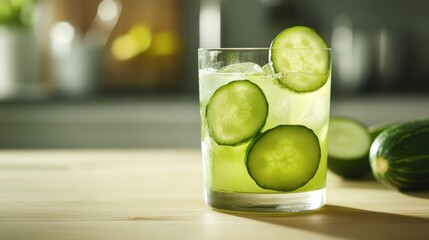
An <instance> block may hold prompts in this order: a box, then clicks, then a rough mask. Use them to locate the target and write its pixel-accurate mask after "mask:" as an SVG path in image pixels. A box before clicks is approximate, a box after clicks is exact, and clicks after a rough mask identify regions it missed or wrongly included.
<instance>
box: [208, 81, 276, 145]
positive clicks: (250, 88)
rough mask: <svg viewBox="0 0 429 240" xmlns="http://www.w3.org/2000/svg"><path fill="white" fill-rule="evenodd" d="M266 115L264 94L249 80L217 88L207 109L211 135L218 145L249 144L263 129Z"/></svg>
mask: <svg viewBox="0 0 429 240" xmlns="http://www.w3.org/2000/svg"><path fill="white" fill-rule="evenodd" d="M267 115H268V102H267V99H266V98H265V95H264V93H263V92H262V90H261V89H260V88H259V87H258V86H257V85H256V84H254V83H252V82H250V81H249V80H237V81H233V82H230V83H228V84H226V85H223V86H221V87H220V88H218V89H217V90H216V91H215V92H214V94H213V96H212V97H211V99H210V101H209V103H208V104H207V109H206V117H207V126H208V129H209V134H210V136H211V137H212V138H213V139H214V140H215V142H216V143H217V144H219V145H237V144H240V143H244V142H247V141H248V140H250V139H251V138H252V137H253V136H255V135H256V134H257V133H258V132H259V130H260V129H261V128H262V127H263V126H264V124H265V120H266V118H267Z"/></svg>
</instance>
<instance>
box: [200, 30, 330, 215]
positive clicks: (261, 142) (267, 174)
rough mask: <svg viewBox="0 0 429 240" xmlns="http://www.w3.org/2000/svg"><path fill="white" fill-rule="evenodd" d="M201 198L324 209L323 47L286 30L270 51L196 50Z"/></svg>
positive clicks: (273, 208)
mask: <svg viewBox="0 0 429 240" xmlns="http://www.w3.org/2000/svg"><path fill="white" fill-rule="evenodd" d="M198 55H199V56H198V59H199V89H200V114H201V139H202V140H201V147H202V155H203V170H204V181H205V200H206V202H207V204H208V205H210V206H212V207H213V208H216V209H223V210H234V211H254V212H296V211H304V210H311V209H316V208H319V207H321V206H323V205H324V204H325V185H326V172H327V163H326V159H327V132H328V122H329V106H330V85H331V80H330V72H331V62H330V49H329V48H327V46H326V44H325V42H324V41H323V39H322V38H321V37H320V36H319V35H318V34H317V33H316V32H314V30H312V29H310V28H307V27H301V26H300V27H292V28H289V29H286V30H284V31H283V32H282V33H280V34H279V35H278V36H277V37H276V38H275V39H274V41H273V42H272V44H271V47H270V48H243V49H199V51H198Z"/></svg>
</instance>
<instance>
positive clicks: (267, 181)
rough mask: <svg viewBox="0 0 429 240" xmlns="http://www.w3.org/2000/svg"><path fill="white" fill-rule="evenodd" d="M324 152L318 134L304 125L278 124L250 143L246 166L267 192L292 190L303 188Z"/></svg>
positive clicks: (314, 172) (315, 169)
mask: <svg viewBox="0 0 429 240" xmlns="http://www.w3.org/2000/svg"><path fill="white" fill-rule="evenodd" d="M320 157H321V150H320V145H319V139H318V138H317V136H316V135H315V133H314V132H313V131H312V130H311V129H309V128H307V127H305V126H302V125H279V126H277V127H275V128H272V129H270V130H268V131H266V132H264V133H263V134H262V135H261V136H259V137H258V138H256V140H254V142H253V143H252V144H251V146H250V148H249V150H248V153H247V157H246V166H247V171H248V172H249V174H250V176H251V177H252V178H253V180H255V182H256V183H257V184H258V186H260V187H261V188H264V189H271V190H278V191H293V190H295V189H298V188H300V187H302V186H304V185H305V184H306V183H307V182H308V181H310V180H311V179H312V178H313V176H314V175H315V174H316V171H317V169H318V168H319V162H320Z"/></svg>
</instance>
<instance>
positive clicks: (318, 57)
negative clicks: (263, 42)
mask: <svg viewBox="0 0 429 240" xmlns="http://www.w3.org/2000/svg"><path fill="white" fill-rule="evenodd" d="M329 52H330V49H329V48H328V46H327V45H326V42H325V41H324V40H323V38H322V37H321V36H320V35H319V34H318V33H317V32H316V31H314V30H313V29H312V28H309V27H305V26H295V27H290V28H287V29H285V30H283V31H282V32H281V33H280V34H278V35H277V36H276V38H275V39H274V40H273V42H272V43H271V52H270V58H271V61H272V62H273V68H274V71H275V72H277V73H283V76H282V77H280V78H279V79H278V80H279V82H280V83H282V84H283V85H284V86H285V87H287V88H288V89H290V90H292V91H295V92H313V91H315V90H317V89H319V88H321V87H322V86H323V85H325V83H326V81H327V80H328V77H329V75H330V61H331V60H330V54H329Z"/></svg>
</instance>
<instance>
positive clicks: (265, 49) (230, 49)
mask: <svg viewBox="0 0 429 240" xmlns="http://www.w3.org/2000/svg"><path fill="white" fill-rule="evenodd" d="M273 49H288V50H326V51H331V50H332V48H329V47H326V48H293V47H292V48H287V47H285V48H271V47H243V48H237V47H233V48H221V47H220V48H198V51H267V50H273Z"/></svg>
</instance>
